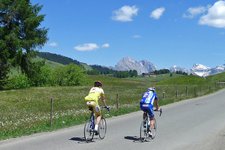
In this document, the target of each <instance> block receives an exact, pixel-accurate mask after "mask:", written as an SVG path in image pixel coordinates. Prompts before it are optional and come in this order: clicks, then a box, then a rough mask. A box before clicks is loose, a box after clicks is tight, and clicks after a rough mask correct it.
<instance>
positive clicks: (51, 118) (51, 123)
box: [50, 98, 53, 127]
mask: <svg viewBox="0 0 225 150" xmlns="http://www.w3.org/2000/svg"><path fill="white" fill-rule="evenodd" d="M52 125H53V98H51V111H50V126H51V127H52Z"/></svg>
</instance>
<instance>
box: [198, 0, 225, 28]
mask: <svg viewBox="0 0 225 150" xmlns="http://www.w3.org/2000/svg"><path fill="white" fill-rule="evenodd" d="M199 24H200V25H208V26H212V27H216V28H225V1H224V0H219V1H217V2H215V4H214V5H213V6H211V7H210V8H209V9H208V13H207V14H206V15H204V16H202V17H201V18H200V20H199Z"/></svg>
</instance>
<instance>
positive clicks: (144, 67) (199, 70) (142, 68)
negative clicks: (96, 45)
mask: <svg viewBox="0 0 225 150" xmlns="http://www.w3.org/2000/svg"><path fill="white" fill-rule="evenodd" d="M38 56H39V57H41V58H44V59H47V60H50V61H54V62H58V63H61V64H64V65H67V64H69V63H74V64H77V65H81V66H83V67H84V68H85V69H86V70H92V69H96V70H99V69H101V68H103V69H104V70H106V71H107V68H108V71H109V72H110V71H111V70H116V71H129V70H136V71H137V72H138V75H141V74H143V73H150V72H154V71H155V70H157V68H156V66H155V65H154V64H153V63H152V62H150V61H148V60H140V61H137V60H135V59H133V58H131V57H123V58H122V59H121V60H120V61H119V62H117V64H116V65H115V67H107V66H100V65H87V64H86V63H83V62H80V61H78V60H74V59H72V58H69V57H66V56H63V55H59V54H54V53H50V52H38ZM169 70H170V72H177V71H181V72H185V73H187V74H193V75H197V76H200V77H206V76H209V75H214V74H217V73H221V72H225V64H224V65H218V66H216V67H213V68H210V67H207V66H205V65H202V64H194V65H193V67H192V68H191V69H186V68H183V67H179V66H177V65H174V66H172V67H170V69H169Z"/></svg>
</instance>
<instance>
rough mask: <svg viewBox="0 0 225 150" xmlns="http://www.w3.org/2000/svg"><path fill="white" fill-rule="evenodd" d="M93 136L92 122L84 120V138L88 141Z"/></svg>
mask: <svg viewBox="0 0 225 150" xmlns="http://www.w3.org/2000/svg"><path fill="white" fill-rule="evenodd" d="M93 137H94V132H93V128H92V124H91V121H88V122H86V124H85V126H84V138H85V140H86V142H89V141H92V139H93Z"/></svg>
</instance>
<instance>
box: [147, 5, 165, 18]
mask: <svg viewBox="0 0 225 150" xmlns="http://www.w3.org/2000/svg"><path fill="white" fill-rule="evenodd" d="M165 10H166V9H165V8H164V7H160V8H157V9H155V10H153V11H152V12H151V14H150V17H151V18H153V19H159V18H160V17H161V16H162V15H163V13H164V11H165Z"/></svg>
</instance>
